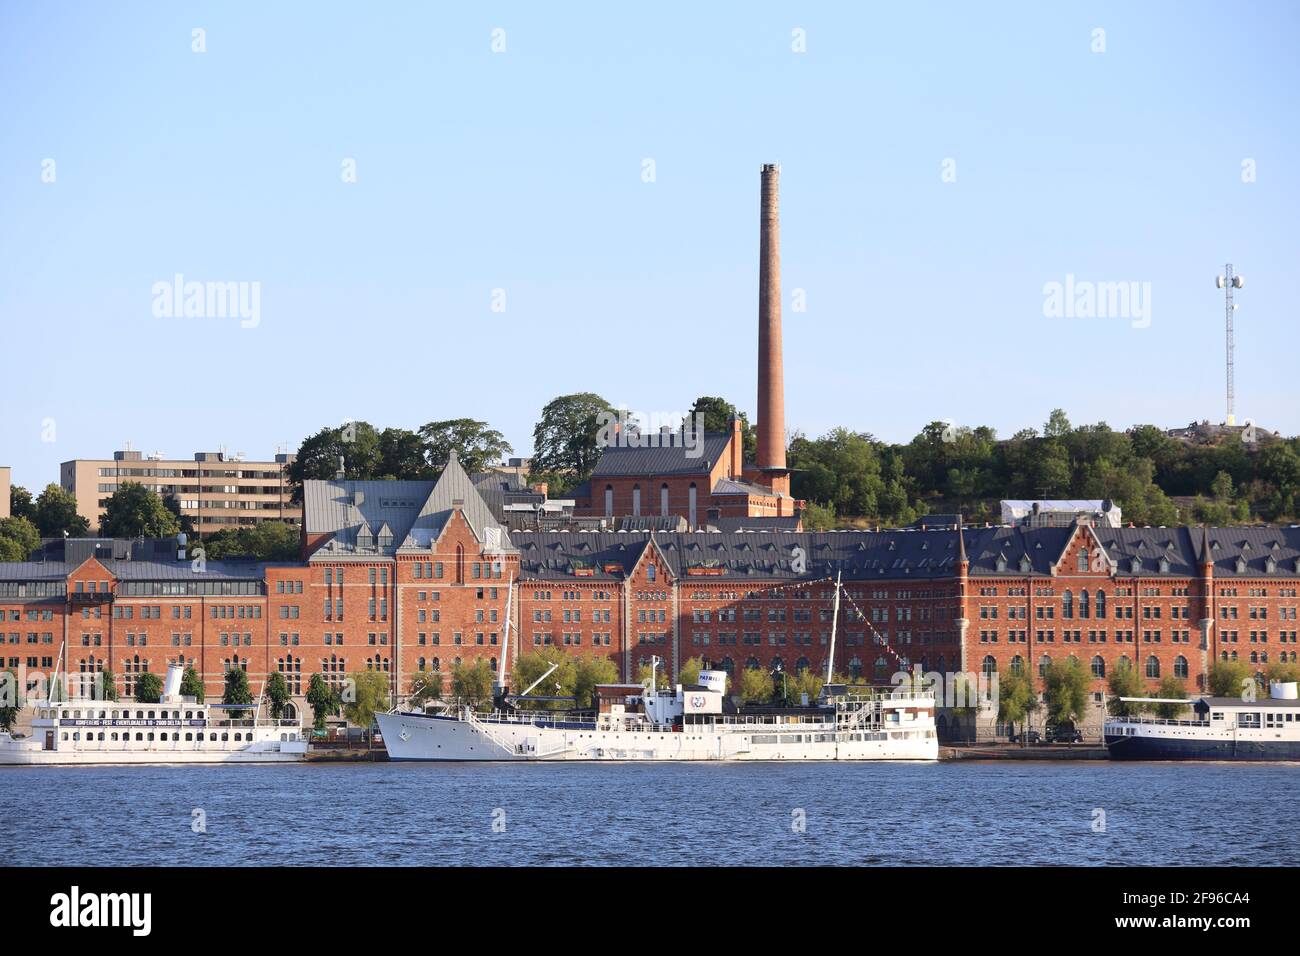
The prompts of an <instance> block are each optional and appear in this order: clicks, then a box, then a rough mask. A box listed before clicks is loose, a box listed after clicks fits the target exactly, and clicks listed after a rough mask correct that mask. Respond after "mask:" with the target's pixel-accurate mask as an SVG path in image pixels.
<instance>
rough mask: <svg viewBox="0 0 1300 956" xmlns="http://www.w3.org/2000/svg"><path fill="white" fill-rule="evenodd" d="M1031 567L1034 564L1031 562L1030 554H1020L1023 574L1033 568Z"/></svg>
mask: <svg viewBox="0 0 1300 956" xmlns="http://www.w3.org/2000/svg"><path fill="white" fill-rule="evenodd" d="M1031 567H1032V565H1031V564H1030V562H1029V555H1027V554H1022V555H1021V556H1020V573H1021V574H1028V573H1029V571H1030V568H1031Z"/></svg>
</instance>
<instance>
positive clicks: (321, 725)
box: [307, 674, 339, 730]
mask: <svg viewBox="0 0 1300 956" xmlns="http://www.w3.org/2000/svg"><path fill="white" fill-rule="evenodd" d="M307 705H308V706H309V707H311V713H312V727H313V729H315V730H324V729H325V719H326V718H327V717H333V716H334V715H335V714H337V713H338V710H339V697H338V693H337V692H336V691H335V690H334V689H333V688H332V687H330V685H329V684H328V683H327V682H326V681H325V678H324V677H322V676H321V675H320V674H312V675H311V680H310V681H308V682H307Z"/></svg>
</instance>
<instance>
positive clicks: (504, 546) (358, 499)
mask: <svg viewBox="0 0 1300 956" xmlns="http://www.w3.org/2000/svg"><path fill="white" fill-rule="evenodd" d="M457 507H459V508H460V510H461V512H462V514H463V515H464V517H465V520H466V521H467V522H468V523H469V526H470V528H471V529H472V530H473V532H474V535H475V537H477V538H478V539H479V541H480V542H483V543H484V544H488V543H491V542H489V540H488V538H489V537H490V536H492V535H493V531H492V530H491V529H496V532H495V536H496V538H497V540H496V544H497V547H498V549H499V550H502V551H508V550H510V538H509V536H508V535H507V534H506V531H505V528H504V526H502V525H501V524H500V522H498V521H497V519H496V518H495V517H494V516H493V515H492V511H491V509H490V508H489V507H488V506H487V503H486V502H484V500H483V497H482V496H481V495H480V494H479V493H478V491H477V489H475V487H474V483H473V482H472V481H470V478H469V475H467V474H466V473H465V469H464V468H462V467H461V464H460V461H459V460H458V459H457V457H456V454H455V452H452V455H451V458H450V460H449V461H448V462H447V467H446V468H444V469H443V471H442V474H441V475H440V476H439V477H438V480H437V481H436V482H435V481H350V480H344V481H338V480H333V481H324V480H314V479H313V480H309V481H305V482H303V516H302V520H303V526H304V529H305V531H306V533H307V534H308V535H309V536H314V535H321V534H323V535H328V536H329V539H328V540H327V541H326V542H325V543H324V544H323V545H322V546H321V547H320V548H319V549H318V550H317V551H316V552H315V553H314V554H313V555H312V560H317V559H321V560H325V559H328V560H337V559H338V558H340V557H373V556H376V555H381V556H392V555H394V554H396V553H397V552H398V551H400V550H402V549H411V548H428V547H429V546H430V544H431V543H432V542H434V541H436V540H437V539H438V537H439V536H440V535H441V534H442V532H443V529H444V528H446V526H447V522H448V520H450V518H451V515H452V513H453V512H454V511H455V510H456V508H457ZM385 528H387V529H388V531H389V532H391V534H392V540H391V542H388V543H387V544H382V543H381V540H380V538H381V536H380V534H379V533H378V532H380V531H382V530H383V529H385ZM364 535H369V536H370V538H371V539H372V540H369V542H368V545H369V546H365V544H366V542H362V543H361V544H358V538H359V537H361V536H364Z"/></svg>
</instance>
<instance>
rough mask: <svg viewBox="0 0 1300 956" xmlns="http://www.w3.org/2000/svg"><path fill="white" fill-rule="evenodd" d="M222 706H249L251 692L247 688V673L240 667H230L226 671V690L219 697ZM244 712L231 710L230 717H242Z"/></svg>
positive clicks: (250, 689)
mask: <svg viewBox="0 0 1300 956" xmlns="http://www.w3.org/2000/svg"><path fill="white" fill-rule="evenodd" d="M221 702H222V703H223V704H251V703H252V702H253V691H252V688H250V687H249V686H248V672H247V671H246V670H244V669H243V668H242V667H232V668H230V670H228V671H226V688H225V691H224V693H222V695H221ZM244 713H245V712H244V711H243V710H242V709H241V710H232V711H231V712H230V716H231V717H234V718H236V719H238V718H240V717H243V716H244Z"/></svg>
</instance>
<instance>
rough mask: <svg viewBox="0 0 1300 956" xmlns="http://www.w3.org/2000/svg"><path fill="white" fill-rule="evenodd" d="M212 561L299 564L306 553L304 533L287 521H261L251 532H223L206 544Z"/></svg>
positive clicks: (239, 529) (205, 546)
mask: <svg viewBox="0 0 1300 956" xmlns="http://www.w3.org/2000/svg"><path fill="white" fill-rule="evenodd" d="M203 549H204V553H205V554H206V555H207V557H208V558H209V559H211V560H218V559H229V558H241V559H244V560H248V561H295V560H297V559H298V557H299V556H300V554H301V553H302V531H301V529H300V528H299V527H298V526H297V525H292V524H289V523H288V522H287V521H260V522H258V523H257V524H255V525H253V526H252V527H251V528H223V529H222V530H220V531H218V532H217V533H216V534H214V535H212V536H211V537H210V538H208V539H207V540H206V541H204V542H203Z"/></svg>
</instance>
